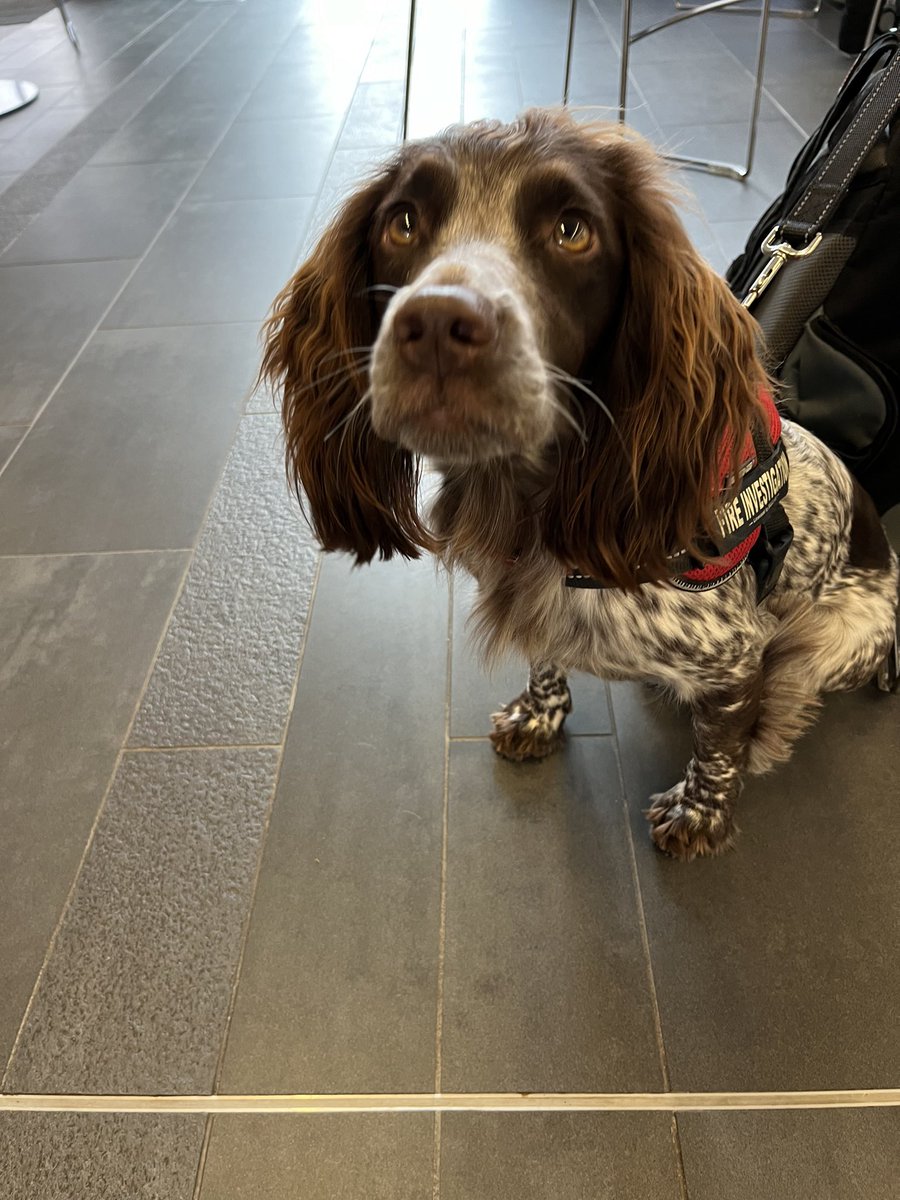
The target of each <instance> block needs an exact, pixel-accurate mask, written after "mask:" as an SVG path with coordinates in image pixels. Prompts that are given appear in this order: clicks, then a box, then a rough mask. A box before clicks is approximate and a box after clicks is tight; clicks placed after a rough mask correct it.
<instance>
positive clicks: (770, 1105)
mask: <svg viewBox="0 0 900 1200" xmlns="http://www.w3.org/2000/svg"><path fill="white" fill-rule="evenodd" d="M857 1108H900V1088H869V1089H866V1088H850V1089H847V1090H845V1091H803V1092H442V1093H440V1094H437V1093H428V1092H360V1093H352V1092H351V1093H340V1094H338V1093H297V1094H288V1093H284V1094H277V1095H275V1094H268V1095H262V1094H246V1095H242V1094H222V1095H210V1096H200V1095H196V1096H195V1095H171V1096H149V1095H146V1096H145V1095H100V1094H96V1095H75V1094H51V1093H46V1092H41V1093H30V1094H27V1093H9V1092H6V1093H2V1094H0V1112H56V1113H61V1112H77V1113H131V1114H135V1115H140V1114H148V1113H158V1114H170V1115H175V1114H186V1113H199V1114H203V1113H206V1114H216V1115H220V1114H229V1113H257V1114H262V1115H266V1114H272V1113H293V1114H295V1115H304V1114H306V1115H312V1114H322V1115H324V1114H329V1113H331V1114H342V1113H344V1114H346V1113H450V1112H469V1113H486V1112H506V1113H516V1112H532V1113H533V1112H541V1113H549V1112H577V1113H597V1112H601V1113H602V1112H642V1113H643V1112H666V1113H676V1112H761V1111H786V1110H795V1111H799V1110H812V1109H817V1110H828V1109H857Z"/></svg>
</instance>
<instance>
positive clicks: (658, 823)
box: [644, 780, 737, 862]
mask: <svg viewBox="0 0 900 1200" xmlns="http://www.w3.org/2000/svg"><path fill="white" fill-rule="evenodd" d="M644 816H645V817H646V818H647V820H648V821H649V822H650V836H651V837H652V838H653V842H654V844H655V845H656V847H657V849H659V850H661V851H662V852H663V853H664V854H668V855H669V856H670V858H680V859H682V860H683V861H684V862H690V861H691V859H694V858H711V857H712V856H713V855H716V854H724V853H725V852H726V851H727V850H730V849H731V848H732V846H733V845H734V839H735V834H736V833H737V828H736V826H735V824H734V821H733V820H732V818H731V815H730V813H728V812H726V811H724V810H723V809H721V808H708V807H705V806H703V805H702V804H697V803H695V802H693V801H691V800H689V799H688V798H686V796H685V785H684V781H683V780H682V782H681V783H676V785H675V786H674V787H673V788H669V790H668V791H667V792H662V793H660V794H659V795H656V796H651V797H650V807H649V808H648V809H646V810H645V812H644Z"/></svg>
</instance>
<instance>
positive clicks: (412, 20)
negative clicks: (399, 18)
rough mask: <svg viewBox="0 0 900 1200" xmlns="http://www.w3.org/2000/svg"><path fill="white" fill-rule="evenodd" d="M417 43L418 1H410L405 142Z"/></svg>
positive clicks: (404, 103)
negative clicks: (414, 51) (414, 53)
mask: <svg viewBox="0 0 900 1200" xmlns="http://www.w3.org/2000/svg"><path fill="white" fill-rule="evenodd" d="M415 43H416V0H409V36H408V38H407V42H406V82H405V85H404V89H403V141H404V142H405V141H407V139H408V138H409V92H410V87H411V85H412V64H413V50H414V48H415Z"/></svg>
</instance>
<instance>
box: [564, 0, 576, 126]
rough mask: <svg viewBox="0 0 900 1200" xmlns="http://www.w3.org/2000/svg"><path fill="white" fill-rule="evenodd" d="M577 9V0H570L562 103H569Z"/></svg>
mask: <svg viewBox="0 0 900 1200" xmlns="http://www.w3.org/2000/svg"><path fill="white" fill-rule="evenodd" d="M577 9H578V0H571V3H570V4H569V34H568V37H567V38H566V75H565V79H564V80H563V104H568V103H569V89H570V85H571V83H572V51H573V49H574V48H575V14H576V11H577Z"/></svg>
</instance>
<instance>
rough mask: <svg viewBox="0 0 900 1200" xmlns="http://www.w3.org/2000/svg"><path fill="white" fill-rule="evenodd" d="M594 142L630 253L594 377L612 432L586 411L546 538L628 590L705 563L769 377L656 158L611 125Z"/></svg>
mask: <svg viewBox="0 0 900 1200" xmlns="http://www.w3.org/2000/svg"><path fill="white" fill-rule="evenodd" d="M586 136H591V137H592V138H593V140H594V153H595V155H596V162H597V167H598V170H600V171H602V179H603V183H602V186H603V190H604V192H606V193H609V191H610V190H612V192H613V203H614V204H615V206H616V209H617V214H618V217H617V220H618V226H619V231H620V235H621V238H622V243H623V251H624V275H623V280H622V293H621V301H620V307H619V313H618V317H617V320H616V323H615V325H614V328H613V330H612V331H611V333H612V335H611V336H610V337H608V338H607V339H606V341H607V344H608V347H609V348H608V350H606V351H605V352H602V353H601V355H600V361H599V362H598V364H597V366H596V379H595V380H594V388H595V390H596V391H597V393H598V395H600V396H601V397H602V398H603V399H604V400H605V401H606V403H607V405H608V406H609V408H610V409H611V410H612V413H613V415H614V417H615V422H616V426H615V428H611V427H610V424H609V422H608V420H607V418H606V417H605V416H604V415H603V413H602V411H601V410H600V408H599V406H596V407H595V406H594V405H585V406H584V408H585V412H584V418H585V425H586V434H587V445H586V449H585V452H584V453H583V454H578V453H577V452H575V451H573V454H572V456H571V457H570V458H569V459H567V461H566V462H565V463H564V464H563V467H562V469H561V470H560V472H559V481H558V483H557V485H556V487H555V489H554V492H553V494H552V495H551V497H550V501H549V503H548V505H547V507H546V509H545V511H544V521H545V538H546V540H547V542H548V544H549V545H550V546H551V548H552V549H554V551H555V552H556V553H557V554H558V555H559V557H560V558H562V559H563V561H564V562H566V563H569V564H571V565H572V566H577V567H578V568H580V569H581V570H583V571H585V572H586V573H590V574H593V575H597V576H599V577H602V578H606V579H608V580H611V581H613V582H615V583H616V584H618V585H619V586H623V587H633V586H635V585H636V584H637V583H638V582H640V580H641V579H647V578H664V577H665V576H666V575H667V573H668V572H667V570H666V562H665V559H666V555H667V554H672V553H674V552H676V551H678V550H681V549H690V550H692V551H693V552H694V553H696V554H701V553H702V551H701V547H700V545H698V543H702V542H703V541H704V540H705V539H706V538H707V537H710V536H712V535H713V534H714V532H715V531H716V528H717V526H716V522H715V517H714V509H715V504H716V500H717V497H718V495H719V490H720V484H719V481H720V477H721V474H722V470H723V466H724V464H723V455H724V458H725V462H726V463H727V464H728V466H729V468H730V469H731V471H732V472H733V471H734V468H735V466H736V465H737V464H738V462H739V460H740V458H741V456H742V454H743V452H744V448H745V446H746V443H747V436H748V432H749V430H750V429H751V427H752V425H753V422H754V421H755V420H756V419H758V417H759V415H760V413H761V411H762V409H761V399H760V397H761V395H762V393H763V391H764V390H765V388H766V387H767V380H766V375H765V371H764V369H763V367H762V364H761V362H760V360H759V358H758V356H757V351H756V334H755V325H754V322H753V321H752V319H751V318H750V316H749V315H748V313H747V312H746V310H745V309H742V308H741V307H740V305H739V304H738V302H737V301H736V300H735V299H734V297H733V296H732V295H731V293H730V292H729V290H728V287H727V285H726V284H725V282H724V280H722V279H721V278H720V277H719V276H718V275H717V274H716V273H715V272H714V271H713V270H712V269H711V268H710V267H709V266H708V265H707V264H706V263H705V262H704V261H703V259H702V258H701V257H700V255H699V254H698V253H697V251H696V250H695V249H694V247H693V246H692V244H691V242H690V240H689V238H688V236H687V234H686V233H685V230H684V228H683V226H682V224H681V221H680V219H679V217H678V215H677V213H676V210H675V207H674V204H673V197H672V188H671V186H670V185H669V184H668V182H667V180H666V178H665V174H664V172H663V171H662V168H661V165H660V163H659V159H658V157H657V155H656V153H655V152H654V151H653V150H652V149H651V147H650V146H649V145H647V144H646V143H644V142H643V141H642V140H641V139H639V138H637V137H636V136H632V135H627V134H623V133H622V132H620V131H618V130H616V129H615V127H613V128H612V129H611V128H610V127H608V126H607V127H604V128H603V129H595V130H593V131H592V132H591V133H590V134H589V135H586ZM765 427H767V425H766V426H765Z"/></svg>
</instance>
